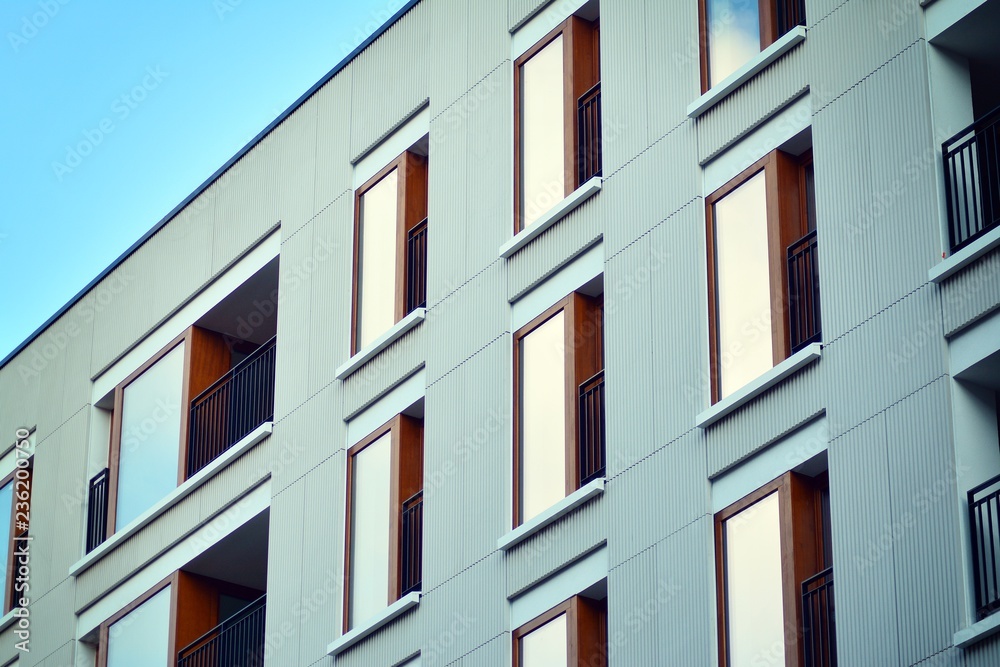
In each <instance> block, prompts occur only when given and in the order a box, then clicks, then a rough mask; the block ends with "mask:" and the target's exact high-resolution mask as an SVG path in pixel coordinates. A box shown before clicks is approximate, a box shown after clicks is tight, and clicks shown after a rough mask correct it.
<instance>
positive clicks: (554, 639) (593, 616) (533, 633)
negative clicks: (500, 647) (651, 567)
mask: <svg viewBox="0 0 1000 667" xmlns="http://www.w3.org/2000/svg"><path fill="white" fill-rule="evenodd" d="M513 634H514V667H584V666H587V665H606V664H607V657H608V653H607V650H608V649H607V601H606V600H593V599H590V598H585V597H581V596H576V597H572V598H570V599H569V600H567V601H565V602H563V603H562V604H560V605H558V606H556V607H554V608H552V609H550V610H549V611H547V612H545V613H544V614H542V615H541V616H539V617H538V618H536V619H534V620H532V621H529V622H528V623H525V624H524V625H522V626H521V627H520V628H517V629H516V630H515V631H514V633H513Z"/></svg>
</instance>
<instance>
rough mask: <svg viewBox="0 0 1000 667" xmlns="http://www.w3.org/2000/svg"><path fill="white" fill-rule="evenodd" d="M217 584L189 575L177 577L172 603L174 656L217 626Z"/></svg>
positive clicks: (186, 573)
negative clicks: (173, 604) (173, 605)
mask: <svg viewBox="0 0 1000 667" xmlns="http://www.w3.org/2000/svg"><path fill="white" fill-rule="evenodd" d="M217 583H218V582H215V581H214V580H212V579H209V578H207V577H202V576H199V575H196V574H190V573H188V572H178V573H177V585H176V588H177V590H176V592H175V593H174V596H173V598H174V600H175V601H176V603H175V604H176V606H175V608H174V614H173V616H174V642H175V647H176V649H175V652H174V656H175V657H176V652H177V651H180V650H182V649H183V648H185V647H186V646H188V645H189V644H190V643H191V642H193V641H194V640H196V639H198V638H199V637H201V636H202V635H203V634H205V633H206V632H208V631H209V630H211V629H212V628H214V627H215V626H216V625H218V624H219V591H218V588H217Z"/></svg>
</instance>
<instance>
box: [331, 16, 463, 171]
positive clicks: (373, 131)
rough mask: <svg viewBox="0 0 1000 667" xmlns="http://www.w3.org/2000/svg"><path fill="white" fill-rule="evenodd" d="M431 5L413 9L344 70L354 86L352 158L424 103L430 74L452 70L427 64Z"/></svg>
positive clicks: (442, 64) (431, 51) (373, 143)
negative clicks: (349, 74) (346, 70)
mask: <svg viewBox="0 0 1000 667" xmlns="http://www.w3.org/2000/svg"><path fill="white" fill-rule="evenodd" d="M430 4H431V3H427V2H421V3H419V4H418V5H416V6H415V7H414V8H413V9H411V10H410V11H409V12H407V13H406V15H405V16H403V17H402V18H401V19H399V20H398V21H396V23H395V24H393V26H392V27H391V28H389V29H388V30H387V31H385V32H384V33H383V34H382V35H381V36H380V37H379V38H378V39H376V40H375V41H374V42H372V44H371V45H369V46H368V48H366V49H365V50H364V51H362V52H361V53H360V54H359V55H358V56H356V57H355V58H354V60H353V61H352V62H351V64H350V65H348V69H350V70H351V77H352V79H353V84H354V87H353V91H354V93H353V96H352V100H351V103H352V104H351V107H352V110H351V144H350V145H351V155H353V156H357V155H359V154H360V153H361V152H362V151H364V150H366V149H368V148H371V147H372V146H374V145H375V143H376V142H378V141H379V140H380V139H381V138H383V137H384V136H385V135H386V133H387V132H388V131H389V130H390V129H392V127H393V126H394V125H395V124H396V123H398V122H399V121H400V120H401V119H403V118H405V117H407V116H408V115H409V114H410V112H412V111H413V110H414V109H416V108H417V107H418V106H419V105H420V104H422V102H423V100H426V99H427V96H428V94H429V84H428V81H429V79H430V74H431V72H438V71H439V70H442V69H444V68H446V67H451V66H453V65H454V63H448V64H447V65H445V64H444V63H441V64H436V65H431V61H432V58H431V56H432V55H434V56H435V57H436V50H435V49H434V48H429V47H430V44H429V43H428V37H429V36H430V34H431V24H430V20H431V19H430V16H431V9H430ZM438 20H441V19H440V18H438ZM435 62H439V61H436V59H435Z"/></svg>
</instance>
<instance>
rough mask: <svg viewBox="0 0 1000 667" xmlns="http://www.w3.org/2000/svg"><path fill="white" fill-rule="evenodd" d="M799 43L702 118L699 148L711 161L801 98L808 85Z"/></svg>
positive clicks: (803, 51)
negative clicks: (790, 103) (777, 112)
mask: <svg viewBox="0 0 1000 667" xmlns="http://www.w3.org/2000/svg"><path fill="white" fill-rule="evenodd" d="M803 46H808V40H807V43H806V44H805V45H801V44H800V45H799V46H797V47H795V48H794V49H792V50H791V51H790V52H788V53H787V54H785V55H784V56H782V57H781V58H780V59H778V61H777V62H774V63H772V64H771V65H770V66H769V67H768V68H767V69H765V70H764V71H762V72H761V73H760V74H758V75H757V76H755V77H754V78H752V79H750V80H749V81H747V82H746V83H745V84H743V85H742V86H740V88H739V89H738V90H736V91H735V92H733V93H731V94H730V95H729V96H727V97H725V98H723V99H722V101H720V102H719V103H718V104H716V105H715V106H713V107H712V108H711V109H709V110H708V111H706V112H705V113H704V114H703V115H702V116H700V117H699V118H698V121H697V125H698V150H699V158H700V161H701V162H702V163H705V162H708V161H709V160H711V159H712V158H713V157H715V156H716V155H718V154H719V153H721V152H722V151H723V150H724V149H725V148H726V147H728V146H730V145H732V144H733V143H734V142H735V141H736V140H737V139H739V138H740V137H742V136H744V135H746V134H747V133H748V132H749V131H750V130H752V129H753V128H754V127H756V126H757V125H759V124H760V123H761V122H763V121H764V120H766V119H767V118H768V117H770V116H771V115H772V114H774V113H775V112H776V111H778V110H780V109H781V108H783V107H784V106H786V105H787V104H788V103H789V102H791V101H792V100H794V99H795V98H797V97H799V96H800V95H801V94H802V93H803V92H805V90H806V89H807V87H808V81H807V78H806V55H807V54H806V53H805V49H804V48H803Z"/></svg>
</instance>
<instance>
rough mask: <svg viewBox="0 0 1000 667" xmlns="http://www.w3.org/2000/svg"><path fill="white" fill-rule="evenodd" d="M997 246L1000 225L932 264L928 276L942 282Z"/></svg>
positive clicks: (999, 240) (999, 244) (999, 246)
mask: <svg viewBox="0 0 1000 667" xmlns="http://www.w3.org/2000/svg"><path fill="white" fill-rule="evenodd" d="M996 248H1000V227H997V228H996V229H993V230H991V231H989V232H987V233H986V234H983V235H982V236H981V237H979V238H978V239H976V240H975V241H973V242H972V243H970V244H969V245H967V246H965V247H964V248H962V249H961V250H959V251H958V252H956V253H955V254H953V255H951V256H949V257H948V258H946V259H943V260H941V261H940V262H939V263H937V264H936V265H934V266H932V267H931V270H930V271H929V272H928V277H929V278H930V280H931V282H933V283H942V282H944V281H945V280H947V279H948V278H950V277H951V276H953V275H955V274H956V273H958V272H959V271H961V270H962V269H964V268H965V267H967V266H968V265H969V264H972V263H973V262H974V261H976V260H977V259H979V258H980V257H982V256H983V255H985V254H986V253H988V252H990V251H991V250H994V249H996Z"/></svg>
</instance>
